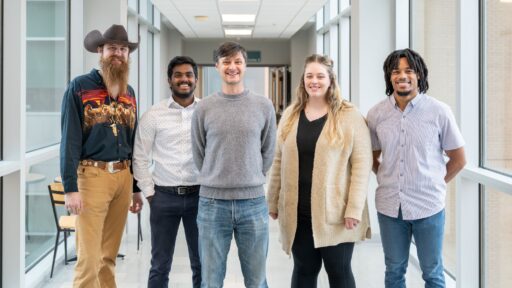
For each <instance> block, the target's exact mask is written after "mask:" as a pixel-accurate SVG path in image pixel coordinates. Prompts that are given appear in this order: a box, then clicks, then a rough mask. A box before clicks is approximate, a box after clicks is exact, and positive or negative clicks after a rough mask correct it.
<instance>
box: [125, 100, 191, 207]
mask: <svg viewBox="0 0 512 288" xmlns="http://www.w3.org/2000/svg"><path fill="white" fill-rule="evenodd" d="M196 105H197V99H196V101H194V103H192V104H191V105H189V106H187V107H182V106H180V105H179V104H178V103H176V102H175V101H174V99H173V98H172V97H170V98H169V100H163V101H161V102H160V103H159V104H157V105H155V106H153V107H151V109H150V110H149V111H147V112H146V113H144V115H142V118H141V119H140V121H139V126H138V127H137V132H136V135H135V145H134V151H133V176H134V177H135V179H137V181H138V182H137V185H138V186H139V188H140V189H141V190H142V192H143V193H144V195H145V196H146V197H147V196H151V195H153V194H154V193H155V189H154V185H155V184H156V185H159V186H181V185H187V186H188V185H197V176H198V174H199V171H198V170H197V168H196V166H195V164H194V161H193V160H192V142H191V131H190V129H191V121H192V120H191V119H192V113H194V109H195V107H196ZM152 162H154V169H152V168H153V167H152Z"/></svg>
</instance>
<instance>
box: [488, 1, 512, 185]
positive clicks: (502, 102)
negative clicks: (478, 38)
mask: <svg viewBox="0 0 512 288" xmlns="http://www.w3.org/2000/svg"><path fill="white" fill-rule="evenodd" d="M483 2H484V5H482V7H483V9H484V11H483V16H484V19H485V22H484V23H485V26H484V30H483V32H484V33H485V34H484V39H482V40H483V45H484V47H483V48H484V54H483V57H484V58H483V61H484V65H483V67H484V69H485V70H484V71H482V77H484V83H485V84H484V89H483V93H484V95H483V96H484V98H483V104H484V109H483V110H484V111H483V112H484V115H485V116H484V119H483V120H484V123H483V124H484V127H483V128H484V131H485V134H484V137H483V143H482V144H483V151H482V152H483V159H482V160H483V166H484V167H486V168H489V169H492V170H496V171H499V172H502V173H506V174H508V175H512V149H511V147H512V117H511V116H510V115H511V114H510V109H511V107H512V98H511V97H510V91H511V90H512V81H511V80H512V18H511V17H510V15H512V3H510V1H500V0H488V1H483Z"/></svg>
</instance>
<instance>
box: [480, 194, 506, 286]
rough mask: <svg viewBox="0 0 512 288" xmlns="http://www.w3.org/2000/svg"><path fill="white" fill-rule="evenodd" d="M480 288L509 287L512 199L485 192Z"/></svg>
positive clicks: (503, 195)
mask: <svg viewBox="0 0 512 288" xmlns="http://www.w3.org/2000/svg"><path fill="white" fill-rule="evenodd" d="M484 195H485V197H484V199H485V200H484V207H485V208H484V209H485V212H484V214H485V217H484V223H483V226H484V227H483V228H484V247H483V251H484V269H485V271H484V275H485V280H484V281H485V284H484V285H483V287H488V288H502V287H512V261H510V259H512V245H510V239H512V225H510V219H511V218H512V209H510V207H512V195H510V194H507V193H504V192H501V191H498V190H495V189H492V188H487V187H486V188H485V194H484Z"/></svg>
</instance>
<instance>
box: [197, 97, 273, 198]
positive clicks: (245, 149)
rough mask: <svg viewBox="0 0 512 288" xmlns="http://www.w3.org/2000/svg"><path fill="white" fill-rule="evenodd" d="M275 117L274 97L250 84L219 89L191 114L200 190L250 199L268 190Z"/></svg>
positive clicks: (210, 194) (216, 195)
mask: <svg viewBox="0 0 512 288" xmlns="http://www.w3.org/2000/svg"><path fill="white" fill-rule="evenodd" d="M275 138H276V118H275V112H274V108H273V106H272V103H271V102H270V100H269V99H267V98H265V97H264V96H262V95H258V94H255V93H253V92H250V91H248V90H245V91H244V92H243V93H241V94H235V95H226V94H223V93H222V92H218V93H215V94H213V95H211V96H209V97H207V98H205V99H204V100H202V101H200V102H199V103H198V104H197V107H196V110H195V112H194V115H193V116H192V153H193V156H194V161H195V163H196V166H197V168H198V169H199V171H200V174H199V178H198V181H199V184H201V190H200V195H201V196H203V197H208V198H214V199H251V198H256V197H261V196H264V195H265V192H264V188H263V184H265V174H266V172H267V170H268V169H269V168H270V166H271V165H272V159H273V157H274V148H275Z"/></svg>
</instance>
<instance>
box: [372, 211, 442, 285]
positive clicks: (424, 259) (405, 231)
mask: <svg viewBox="0 0 512 288" xmlns="http://www.w3.org/2000/svg"><path fill="white" fill-rule="evenodd" d="M378 217H379V226H380V235H381V240H382V247H383V248H384V257H385V263H386V277H385V283H386V288H405V277H404V276H405V272H406V270H407V263H408V262H409V247H410V246H411V237H412V236H414V240H415V243H416V250H417V253H418V260H419V262H420V267H421V271H422V278H423V280H424V281H425V288H438V287H445V283H444V269H443V255H442V251H443V235H444V210H442V211H441V212H439V213H437V214H434V215H432V216H430V217H427V218H423V219H418V220H403V218H402V210H401V209H400V210H399V212H398V218H393V217H388V216H386V215H383V214H381V213H378Z"/></svg>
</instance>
